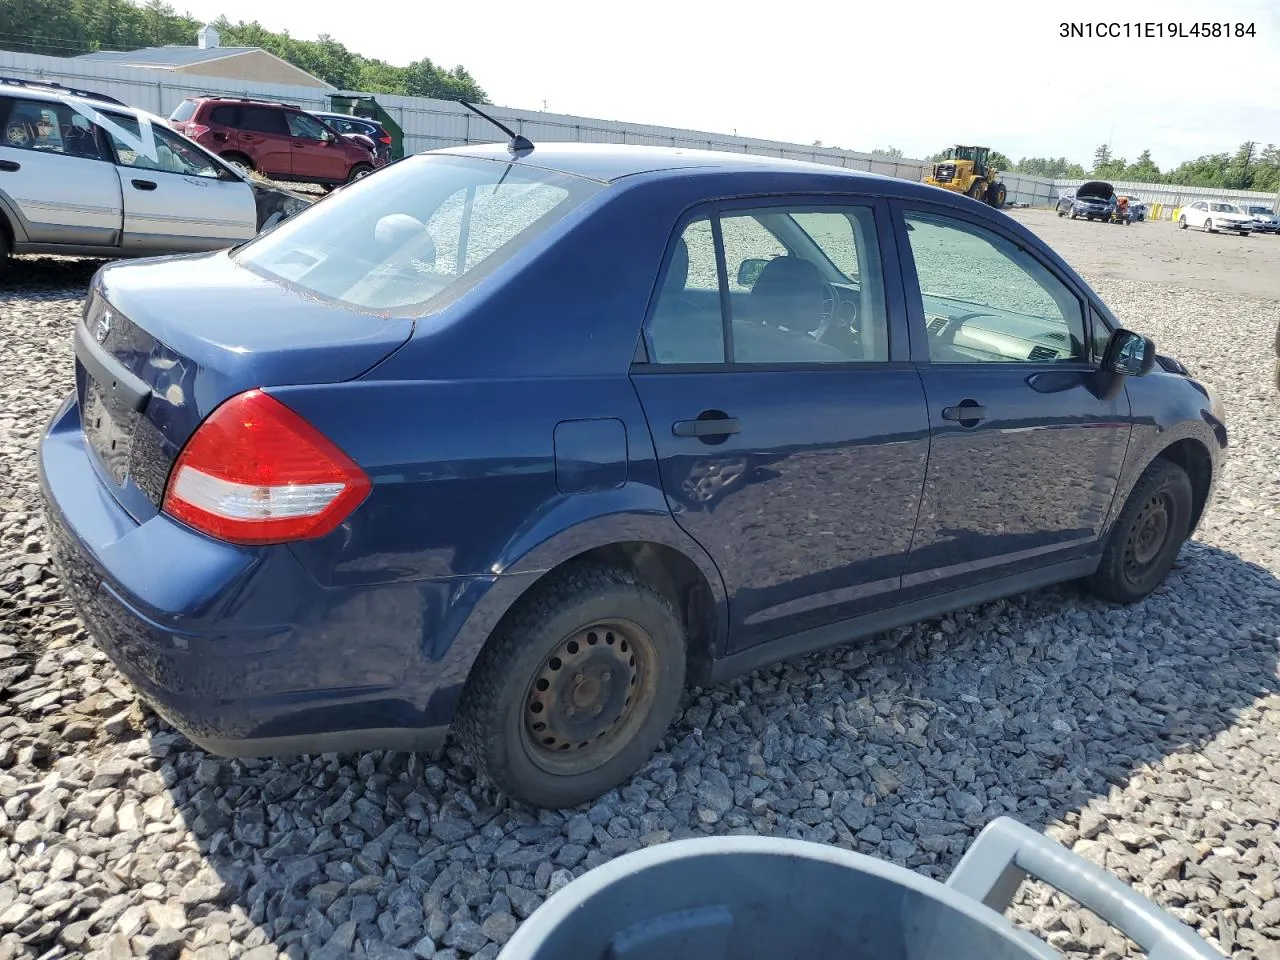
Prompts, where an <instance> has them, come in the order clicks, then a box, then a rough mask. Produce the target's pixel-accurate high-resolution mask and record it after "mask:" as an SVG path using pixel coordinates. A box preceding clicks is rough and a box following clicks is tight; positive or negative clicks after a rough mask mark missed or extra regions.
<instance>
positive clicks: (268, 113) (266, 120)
mask: <svg viewBox="0 0 1280 960" xmlns="http://www.w3.org/2000/svg"><path fill="white" fill-rule="evenodd" d="M238 126H239V127H240V129H241V130H252V131H253V132H254V133H279V134H284V135H288V133H289V128H288V127H287V126H286V125H285V122H284V111H283V110H272V109H271V108H270V107H241V108H240V123H239V124H238Z"/></svg>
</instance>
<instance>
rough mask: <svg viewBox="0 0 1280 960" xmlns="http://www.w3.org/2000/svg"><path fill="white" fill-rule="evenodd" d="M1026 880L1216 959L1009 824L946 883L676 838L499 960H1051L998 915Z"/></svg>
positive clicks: (531, 929)
mask: <svg viewBox="0 0 1280 960" xmlns="http://www.w3.org/2000/svg"><path fill="white" fill-rule="evenodd" d="M1028 875H1030V876H1032V877H1036V878H1038V879H1040V880H1043V881H1045V882H1046V883H1048V884H1050V885H1051V886H1053V887H1056V888H1057V889H1058V890H1060V891H1062V892H1063V893H1065V894H1067V895H1068V896H1070V897H1071V898H1073V899H1074V900H1076V901H1078V902H1079V903H1081V904H1083V905H1085V906H1087V907H1089V908H1090V909H1091V910H1093V911H1094V912H1095V913H1096V914H1097V915H1098V916H1100V917H1101V918H1103V919H1104V920H1106V921H1107V922H1109V923H1111V924H1112V925H1114V926H1115V927H1116V928H1117V929H1119V930H1121V931H1123V932H1124V933H1126V934H1128V935H1129V936H1130V937H1131V938H1132V939H1133V940H1134V941H1135V942H1136V943H1137V944H1138V945H1139V946H1141V947H1142V948H1143V949H1144V950H1145V951H1146V952H1147V954H1148V956H1149V957H1151V958H1152V960H1191V958H1207V960H1220V958H1221V954H1219V953H1218V952H1217V951H1215V950H1214V949H1213V948H1212V947H1211V946H1210V945H1209V944H1208V942H1207V941H1205V940H1204V939H1202V938H1201V937H1200V936H1199V935H1197V934H1196V933H1195V932H1194V931H1193V930H1191V929H1190V928H1189V927H1187V926H1185V925H1183V924H1181V923H1179V922H1178V921H1176V920H1174V919H1173V918H1172V917H1170V916H1169V915H1168V914H1166V913H1164V912H1163V911H1162V910H1160V909H1159V908H1157V907H1156V906H1155V905H1154V904H1152V903H1151V902H1150V901H1148V900H1146V899H1145V898H1143V897H1140V896H1139V895H1138V894H1136V893H1135V892H1133V891H1132V890H1131V889H1129V887H1127V886H1125V885H1124V884H1123V883H1121V882H1120V881H1119V880H1117V879H1116V878H1115V877H1113V876H1111V875H1110V874H1108V873H1106V872H1105V871H1103V870H1100V869H1099V868H1098V867H1096V866H1094V865H1093V864H1091V863H1089V862H1088V861H1086V860H1084V859H1082V858H1080V857H1078V856H1076V855H1075V854H1073V853H1071V852H1070V851H1069V850H1067V849H1066V848H1064V847H1062V846H1061V845H1059V844H1057V843H1055V842H1054V841H1052V840H1050V839H1049V838H1047V837H1045V836H1042V835H1041V834H1039V833H1037V832H1036V831H1034V830H1031V829H1029V828H1028V827H1026V826H1023V825H1022V824H1020V823H1018V822H1016V821H1014V820H1010V819H1008V818H1003V817H1002V818H1000V819H998V820H995V821H993V822H992V823H990V824H988V825H987V827H986V828H985V829H984V830H983V831H982V833H981V835H980V836H979V837H978V839H977V840H976V841H975V842H974V844H973V846H972V847H970V848H969V850H968V852H967V853H966V854H965V855H964V858H963V859H962V860H961V861H960V863H959V864H958V865H957V866H956V869H955V871H954V872H953V873H952V874H951V876H950V878H948V880H947V882H946V883H945V884H942V883H938V882H937V881H934V880H930V879H928V878H927V877H923V876H921V875H919V874H917V873H913V872H912V871H910V870H907V869H904V868H902V867H898V866H895V865H894V864H889V863H885V862H883V861H881V860H876V859H874V858H872V857H867V856H863V855H862V854H858V853H851V852H849V851H847V850H843V849H840V848H838V847H830V846H826V845H824V844H819V843H809V842H805V841H800V840H784V839H777V838H771V837H743V836H731V837H714V838H712V837H709V838H705V839H702V838H699V839H693V840H678V841H674V842H671V843H666V844H661V845H659V846H656V847H651V848H649V849H647V850H641V851H637V852H635V853H630V854H627V855H625V856H622V857H618V858H617V859H615V860H612V861H610V862H609V863H606V864H604V865H602V866H600V867H597V868H596V869H594V870H591V871H589V872H588V873H586V874H584V875H583V876H581V877H579V878H578V879H577V880H575V881H573V882H572V883H570V884H569V885H568V886H566V887H565V888H564V889H562V890H560V891H559V892H558V893H556V894H555V895H554V896H552V897H550V898H549V899H548V900H547V902H546V903H544V904H543V905H542V906H541V907H539V908H538V910H536V911H535V912H534V913H533V915H532V916H530V917H529V919H528V920H526V921H525V923H524V924H523V925H522V926H521V927H520V929H519V930H517V931H516V934H515V936H513V937H512V938H511V940H509V941H508V942H507V945H506V946H505V947H504V948H503V950H502V952H501V953H500V954H499V955H498V960H766V958H767V960H873V958H874V960H926V958H928V960H934V958H937V960H943V958H945V960H1024V958H1028V957H1034V958H1040V960H1055V958H1061V956H1062V955H1061V954H1060V953H1058V952H1057V951H1056V950H1054V949H1053V948H1052V947H1050V946H1049V945H1048V944H1047V943H1045V942H1044V941H1042V940H1040V939H1038V938H1036V937H1034V936H1032V935H1031V934H1029V933H1027V932H1025V931H1022V930H1019V929H1018V928H1016V927H1014V925H1013V924H1012V923H1011V922H1010V921H1009V920H1008V919H1007V918H1006V917H1005V916H1004V915H1003V911H1004V910H1005V909H1006V908H1007V907H1008V905H1009V903H1010V901H1011V900H1012V899H1013V896H1014V894H1015V893H1016V891H1017V889H1018V885H1019V884H1020V883H1021V882H1022V880H1023V879H1024V878H1025V877H1027V876H1028Z"/></svg>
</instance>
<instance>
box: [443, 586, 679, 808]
mask: <svg viewBox="0 0 1280 960" xmlns="http://www.w3.org/2000/svg"><path fill="white" fill-rule="evenodd" d="M535 590H536V592H535V593H534V594H532V595H530V596H529V597H526V598H524V599H523V600H521V601H520V604H519V607H518V608H517V609H516V610H514V611H513V612H512V614H510V615H509V616H508V617H507V618H505V619H504V621H503V623H502V624H500V625H499V627H498V628H497V630H496V631H495V632H494V634H493V636H491V637H490V638H489V641H488V643H486V644H485V647H484V649H483V650H482V651H481V652H480V656H479V657H478V658H477V660H476V663H475V665H474V666H473V667H472V670H471V675H470V677H469V678H468V679H467V685H466V689H465V690H464V691H463V695H462V703H461V704H460V706H459V708H458V715H457V718H456V720H455V721H454V731H455V733H456V735H457V738H458V741H459V742H460V744H461V745H462V747H463V749H464V750H465V751H466V752H467V753H468V754H469V755H470V757H471V761H472V763H474V765H475V767H476V770H477V772H478V773H480V774H481V776H482V778H483V779H485V780H487V781H489V783H491V784H492V785H493V786H494V787H496V788H497V789H498V790H499V791H501V792H502V793H504V794H505V795H506V796H508V797H509V798H511V799H513V800H517V801H520V802H523V803H527V804H531V805H533V806H537V807H545V808H551V809H561V808H565V807H573V806H577V805H578V804H581V803H586V802H588V801H591V800H594V799H596V798H597V797H599V796H600V795H601V794H604V793H606V792H608V791H609V790H611V789H613V788H614V787H616V786H617V785H618V784H620V783H622V782H623V781H624V780H626V779H627V778H628V777H630V776H631V775H632V774H634V773H635V772H636V771H637V770H638V769H640V767H642V766H643V765H644V763H645V762H646V761H647V760H648V759H649V757H650V756H651V755H652V753H653V751H654V749H655V748H656V747H657V746H658V743H659V742H660V741H661V739H662V736H663V734H664V733H665V732H666V730H667V727H668V726H670V724H671V720H672V718H673V717H674V716H675V712H676V708H677V707H678V706H679V704H680V697H681V694H682V693H683V690H684V679H685V636H684V628H683V627H682V626H681V623H680V619H679V618H678V617H677V616H676V612H675V610H674V609H673V608H672V606H671V604H670V603H669V602H668V601H667V600H666V598H664V597H663V596H662V595H661V594H659V593H658V592H657V591H655V590H653V589H651V588H650V587H648V586H647V585H645V584H644V583H642V582H640V581H639V580H637V579H636V578H635V577H634V576H633V575H632V574H630V573H628V572H626V571H624V570H620V569H617V568H614V567H608V566H603V565H600V564H594V563H593V564H582V565H578V566H576V567H573V568H569V569H566V570H564V571H563V572H561V573H559V574H556V575H554V579H552V580H550V581H549V582H547V583H546V584H541V585H539V586H538V587H537V588H535ZM570 669H573V670H574V672H573V673H572V674H571V673H570ZM558 688H559V689H558ZM615 709H616V710H618V711H619V712H618V713H617V716H616V717H615V718H614V719H613V720H609V721H602V720H600V719H597V718H599V717H602V716H607V715H608V714H610V713H613V712H614V710H615Z"/></svg>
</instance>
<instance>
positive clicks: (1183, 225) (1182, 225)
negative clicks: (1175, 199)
mask: <svg viewBox="0 0 1280 960" xmlns="http://www.w3.org/2000/svg"><path fill="white" fill-rule="evenodd" d="M1178 229H1179V230H1185V229H1187V218H1186V217H1179V218H1178Z"/></svg>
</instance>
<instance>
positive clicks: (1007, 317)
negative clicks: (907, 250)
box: [906, 213, 1088, 363]
mask: <svg viewBox="0 0 1280 960" xmlns="http://www.w3.org/2000/svg"><path fill="white" fill-rule="evenodd" d="M906 221H907V229H908V233H907V236H908V237H909V238H910V244H911V255H912V258H913V260H914V262H915V268H916V275H917V278H918V280H919V292H920V296H921V300H922V302H923V307H924V316H925V323H926V326H927V330H928V334H929V337H928V344H929V358H930V360H932V361H933V362H934V363H989V362H1006V363H1017V362H1023V363H1028V362H1030V363H1047V362H1053V361H1082V360H1085V359H1086V358H1087V356H1088V351H1087V341H1086V340H1085V324H1084V312H1083V308H1082V307H1081V304H1080V300H1079V298H1078V297H1076V295H1075V294H1074V293H1073V292H1072V291H1071V290H1070V288H1068V287H1067V286H1066V285H1065V284H1063V283H1062V281H1060V280H1058V278H1057V277H1056V276H1054V275H1053V274H1052V273H1051V272H1050V271H1049V270H1048V269H1047V268H1046V267H1044V266H1043V265H1042V264H1041V263H1040V262H1039V261H1038V260H1037V259H1036V258H1035V257H1034V256H1032V255H1031V254H1030V253H1028V252H1027V251H1025V250H1023V249H1021V248H1019V247H1018V246H1016V245H1015V244H1013V243H1011V242H1009V241H1008V240H1005V239H1004V238H1003V237H1001V236H999V235H998V234H996V233H994V232H992V231H989V230H986V229H984V228H982V227H977V226H974V225H972V224H970V223H967V222H965V221H961V220H956V219H953V218H950V217H945V216H938V215H933V214H923V213H910V214H908V215H907V217H906Z"/></svg>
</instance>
